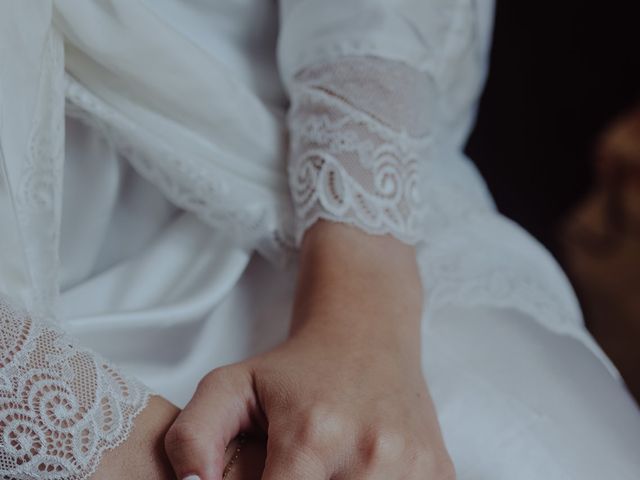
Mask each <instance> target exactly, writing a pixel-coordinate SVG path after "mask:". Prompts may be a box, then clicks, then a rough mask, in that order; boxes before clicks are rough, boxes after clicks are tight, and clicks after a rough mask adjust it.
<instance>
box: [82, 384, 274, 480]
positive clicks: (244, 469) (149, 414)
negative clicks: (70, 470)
mask: <svg viewBox="0 0 640 480" xmlns="http://www.w3.org/2000/svg"><path fill="white" fill-rule="evenodd" d="M179 413H180V410H179V409H178V408H177V407H176V406H175V405H173V404H172V403H170V402H168V401H167V400H165V399H164V398H162V397H159V396H153V397H152V398H151V400H150V401H149V405H148V406H147V407H146V408H145V409H144V410H143V411H142V412H141V413H140V415H139V416H138V417H137V418H136V420H135V426H134V429H133V431H132V432H131V435H130V436H129V438H127V440H126V441H125V442H124V443H123V444H122V445H121V446H119V447H118V448H116V449H114V450H110V451H108V452H107V453H106V454H105V455H104V457H103V458H102V461H101V462H100V465H99V467H98V470H97V471H96V473H95V474H94V475H93V477H92V480H113V479H114V478H127V479H131V480H143V479H144V480H175V479H176V476H175V474H174V473H173V469H172V468H171V464H170V463H169V459H168V458H167V455H166V453H165V450H164V437H165V434H166V432H167V430H168V429H169V428H170V426H171V425H172V423H173V422H174V420H175V418H176V417H177V416H178V414H179ZM237 444H238V442H237V440H233V441H232V442H231V444H230V445H229V448H228V449H227V452H226V453H225V462H226V463H229V461H230V460H231V459H232V457H233V456H234V453H235V450H236V447H237ZM265 455H266V445H265V442H264V440H263V439H261V438H254V437H249V438H248V439H247V441H246V442H245V444H244V445H242V447H241V450H240V452H239V454H238V456H237V459H236V461H235V462H234V464H233V467H232V468H231V469H230V471H229V474H228V476H227V479H228V480H260V475H261V473H262V470H263V466H264V458H265Z"/></svg>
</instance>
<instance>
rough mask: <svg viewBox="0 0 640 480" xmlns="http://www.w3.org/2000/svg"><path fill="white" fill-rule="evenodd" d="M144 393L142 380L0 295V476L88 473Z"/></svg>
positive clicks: (75, 479) (126, 428)
mask: <svg viewBox="0 0 640 480" xmlns="http://www.w3.org/2000/svg"><path fill="white" fill-rule="evenodd" d="M148 398H149V391H148V389H147V387H145V386H144V385H143V384H142V383H140V382H138V381H137V380H135V379H132V378H129V377H127V376H125V375H123V374H122V373H121V372H119V371H118V370H117V369H116V368H115V367H114V366H112V365H111V364H110V363H109V362H107V361H106V360H104V359H102V358H100V357H98V356H96V355H95V354H94V353H93V352H91V351H89V350H87V349H84V348H82V347H80V346H78V345H76V344H75V343H74V341H73V340H72V339H70V338H69V337H68V336H67V335H65V334H64V333H63V332H62V331H61V330H60V329H59V328H58V327H56V326H53V325H51V324H45V323H44V322H42V321H39V320H37V319H35V318H32V317H30V316H28V315H27V314H26V313H24V312H23V311H21V310H20V309H18V308H15V307H13V306H12V305H11V304H9V303H8V302H6V301H5V300H3V299H2V298H1V297H0V476H1V478H3V479H5V480H35V479H61V480H62V479H65V480H84V479H87V478H89V477H90V475H91V474H92V473H93V472H94V471H95V469H96V467H97V466H98V463H99V461H100V459H101V457H102V455H103V453H104V452H105V451H106V450H107V449H112V448H114V447H116V446H118V445H119V444H120V443H122V442H123V441H124V440H125V439H126V438H127V436H128V434H129V432H130V431H131V429H132V427H133V419H134V417H135V416H136V415H137V414H138V413H139V412H140V411H142V409H143V408H144V407H145V405H146V404H147V400H148Z"/></svg>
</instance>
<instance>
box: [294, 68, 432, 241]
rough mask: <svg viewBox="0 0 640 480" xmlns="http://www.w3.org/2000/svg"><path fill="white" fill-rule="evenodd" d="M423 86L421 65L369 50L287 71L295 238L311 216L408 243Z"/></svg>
mask: <svg viewBox="0 0 640 480" xmlns="http://www.w3.org/2000/svg"><path fill="white" fill-rule="evenodd" d="M431 84H432V80H431V79H430V77H429V76H428V75H427V74H426V73H423V72H420V71H418V70H416V69H413V68H411V67H409V66H408V65H406V64H404V63H402V62H398V61H392V60H387V59H381V58H377V57H371V56H345V57H343V58H342V59H339V60H337V61H332V62H329V63H326V64H323V65H316V66H311V67H307V68H305V69H304V70H302V71H301V72H299V73H298V74H297V75H296V76H295V77H294V79H293V82H292V85H291V88H290V96H291V108H290V110H289V113H288V127H289V131H290V136H291V138H290V154H289V182H290V188H291V193H292V197H293V204H294V207H295V212H296V228H295V231H296V241H297V243H298V244H299V243H300V241H301V238H302V236H303V234H304V232H305V231H306V229H308V228H309V227H310V226H311V225H312V224H313V223H314V222H315V221H316V220H318V219H320V218H323V219H328V220H332V221H337V222H345V223H349V224H352V225H355V226H356V227H358V228H360V229H362V230H364V231H366V232H368V233H372V234H387V233H388V234H391V235H394V236H395V237H397V238H399V239H400V240H402V241H404V242H407V243H410V244H414V243H416V242H417V241H418V240H419V239H420V238H421V236H422V230H423V227H424V202H422V200H421V198H420V178H421V176H422V170H423V163H424V160H425V159H426V156H427V155H428V149H429V145H430V131H429V128H430V124H431V117H430V115H431V112H430V111H429V108H428V105H432V104H433V103H434V102H430V101H429V96H430V95H432V91H433V89H432V88H430V86H431Z"/></svg>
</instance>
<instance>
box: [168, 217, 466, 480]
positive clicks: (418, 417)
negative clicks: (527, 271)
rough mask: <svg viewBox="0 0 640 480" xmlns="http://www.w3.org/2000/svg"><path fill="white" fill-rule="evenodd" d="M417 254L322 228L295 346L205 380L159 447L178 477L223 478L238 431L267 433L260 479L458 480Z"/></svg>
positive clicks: (315, 230) (307, 244)
mask: <svg viewBox="0 0 640 480" xmlns="http://www.w3.org/2000/svg"><path fill="white" fill-rule="evenodd" d="M421 306H422V289H421V286H420V280H419V276H418V271H417V267H416V262H415V252H414V251H413V249H412V248H410V247H408V246H406V245H404V244H401V243H400V242H398V241H397V240H394V239H392V238H390V237H374V236H369V235H366V234H364V233H362V232H360V231H358V230H356V229H353V228H350V227H347V226H344V225H339V224H333V223H328V222H323V221H320V222H318V223H317V224H316V225H315V226H314V227H312V228H311V229H310V230H309V231H308V232H307V234H306V236H305V240H304V242H303V247H302V252H301V267H300V277H299V281H298V292H297V295H296V303H295V307H294V312H293V323H292V329H291V335H290V338H289V339H288V340H287V341H286V342H284V343H283V344H282V345H280V346H279V347H278V348H276V349H275V350H273V351H271V352H268V353H266V354H263V355H260V356H258V357H255V358H252V359H249V360H247V361H245V362H242V363H239V364H235V365H231V366H228V367H223V368H220V369H217V370H214V371H212V372H211V373H209V374H208V375H207V376H206V377H204V378H203V380H202V381H201V382H200V384H199V386H198V389H197V391H196V393H195V395H194V397H193V399H192V400H191V402H190V403H189V404H188V405H187V407H186V408H185V409H184V411H183V412H182V413H181V414H180V415H179V416H178V418H177V420H176V421H175V423H174V424H173V426H172V427H171V428H170V429H169V432H168V433H167V435H166V437H165V448H166V450H167V453H168V456H169V458H170V461H171V463H172V465H173V467H174V469H175V471H176V474H177V475H178V478H179V479H182V478H186V477H187V476H188V475H198V476H199V477H200V478H201V479H202V480H219V479H220V478H221V476H222V471H223V468H224V459H223V453H224V446H225V445H226V444H227V443H228V442H229V441H230V440H231V439H232V438H233V437H235V436H236V434H237V433H238V432H240V431H244V430H250V429H254V430H255V429H256V427H259V428H261V429H262V430H264V431H265V432H266V433H267V435H268V441H267V459H266V465H265V469H264V473H263V476H262V478H263V480H287V479H291V480H293V479H295V480H299V479H305V480H315V479H318V480H320V479H322V480H329V479H331V480H343V479H344V480H346V479H349V480H356V479H367V480H375V479H385V480H393V479H398V480H399V479H403V480H404V479H415V480H418V479H419V480H425V479H428V480H444V479H447V480H449V479H452V478H454V473H453V467H452V464H451V462H450V460H449V457H448V454H447V452H446V449H445V447H444V444H443V441H442V437H441V434H440V429H439V426H438V423H437V419H436V415H435V412H434V409H433V405H432V403H431V400H430V397H429V393H428V391H427V387H426V384H425V381H424V378H423V375H422V372H421V367H420V318H421Z"/></svg>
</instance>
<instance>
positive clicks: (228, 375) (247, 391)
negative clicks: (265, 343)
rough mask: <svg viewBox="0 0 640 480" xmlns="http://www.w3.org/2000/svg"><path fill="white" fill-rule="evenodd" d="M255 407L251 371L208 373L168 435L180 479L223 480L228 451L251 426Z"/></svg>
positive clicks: (166, 443) (171, 458)
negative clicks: (236, 437)
mask: <svg viewBox="0 0 640 480" xmlns="http://www.w3.org/2000/svg"><path fill="white" fill-rule="evenodd" d="M255 405H256V401H255V395H254V394H253V388H252V380H251V372H250V371H249V370H248V369H246V368H244V367H243V366H242V365H241V364H238V365H232V366H228V367H222V368H218V369H216V370H213V371H211V372H210V373H208V374H207V375H206V376H205V377H204V378H203V379H202V380H201V381H200V383H199V384H198V388H197V389H196V392H195V394H194V395H193V397H192V399H191V401H189V403H188V404H187V406H186V407H185V408H184V410H182V412H181V413H180V414H179V415H178V417H177V418H176V420H175V421H174V423H173V425H172V426H171V427H170V428H169V430H168V431H167V433H166V435H165V439H164V446H165V451H166V453H167V456H168V457H169V461H170V462H171V465H172V467H173V470H174V472H175V474H176V476H177V478H178V480H185V479H188V480H195V479H198V480H219V479H220V478H222V472H223V470H224V467H225V462H224V454H225V448H226V446H227V445H228V444H229V442H230V441H231V440H232V439H233V438H234V437H235V436H236V435H237V434H238V433H240V432H241V431H242V430H245V429H249V428H250V427H251V417H252V410H253V406H255Z"/></svg>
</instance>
